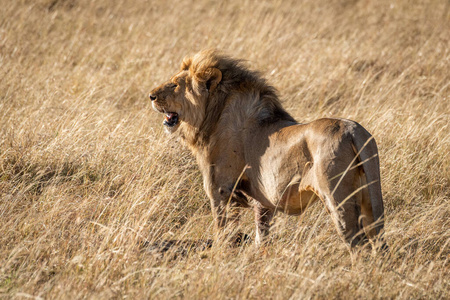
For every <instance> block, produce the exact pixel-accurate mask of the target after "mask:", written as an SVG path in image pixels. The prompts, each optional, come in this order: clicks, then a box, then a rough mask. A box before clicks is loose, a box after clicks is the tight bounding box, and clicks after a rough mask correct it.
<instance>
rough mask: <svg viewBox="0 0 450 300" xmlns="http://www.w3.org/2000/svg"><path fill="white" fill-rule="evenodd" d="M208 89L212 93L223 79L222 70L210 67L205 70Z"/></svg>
mask: <svg viewBox="0 0 450 300" xmlns="http://www.w3.org/2000/svg"><path fill="white" fill-rule="evenodd" d="M204 78H205V79H206V82H205V84H206V89H207V90H208V91H209V92H210V93H211V92H212V91H214V90H215V88H216V87H217V85H218V84H219V82H220V81H221V80H222V72H221V71H220V70H219V69H217V68H209V69H208V70H206V71H205V77H204Z"/></svg>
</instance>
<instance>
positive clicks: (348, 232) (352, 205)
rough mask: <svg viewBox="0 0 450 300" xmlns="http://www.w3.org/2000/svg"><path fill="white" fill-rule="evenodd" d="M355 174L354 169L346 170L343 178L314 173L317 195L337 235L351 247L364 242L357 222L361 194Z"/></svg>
mask: <svg viewBox="0 0 450 300" xmlns="http://www.w3.org/2000/svg"><path fill="white" fill-rule="evenodd" d="M328 170H329V169H328ZM357 173H359V172H358V170H355V169H352V170H347V172H345V173H343V174H342V175H340V176H343V178H340V177H338V176H336V175H335V176H329V175H328V174H329V173H327V172H320V171H319V172H317V173H316V178H317V181H316V186H317V194H318V196H319V198H320V199H321V200H322V201H323V202H324V204H325V206H326V208H327V210H328V212H329V213H330V215H331V218H332V220H333V222H334V224H335V226H336V229H337V231H338V234H339V235H340V236H341V238H342V239H343V240H344V241H345V242H347V243H348V244H349V245H350V246H351V247H353V246H356V245H358V244H361V243H364V242H365V241H366V239H365V234H364V231H362V230H361V229H362V228H361V225H360V222H359V216H360V212H361V202H362V194H361V190H359V189H358V187H359V176H358V174H357ZM339 178H340V179H339Z"/></svg>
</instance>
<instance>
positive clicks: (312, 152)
mask: <svg viewBox="0 0 450 300" xmlns="http://www.w3.org/2000/svg"><path fill="white" fill-rule="evenodd" d="M149 97H150V100H151V103H152V106H153V108H154V110H156V111H157V112H159V113H162V114H164V121H163V124H164V125H165V127H166V129H167V131H168V132H169V133H172V134H175V133H176V134H177V135H178V136H179V138H180V139H181V140H182V141H183V142H184V143H185V144H186V145H187V147H188V148H189V149H190V150H191V151H192V153H193V155H194V156H195V157H196V160H197V163H198V166H199V169H200V171H201V173H202V176H203V182H204V189H205V192H206V194H207V196H208V197H209V199H210V201H211V209H212V212H213V215H214V219H215V223H216V225H217V227H218V228H219V229H223V228H225V227H226V226H227V224H233V223H236V222H237V220H238V213H236V210H229V209H227V207H233V208H234V207H252V208H253V209H254V214H255V223H256V237H255V243H256V244H257V245H260V244H261V243H262V241H263V240H264V239H265V237H266V236H267V235H268V233H269V229H270V226H271V220H272V218H273V216H274V214H275V213H276V212H279V211H280V212H284V213H286V214H289V215H300V214H301V213H303V212H304V211H305V209H306V208H307V207H308V206H309V205H310V204H311V203H313V202H314V201H316V200H317V199H320V200H321V201H322V202H323V203H324V204H325V207H326V209H327V211H328V212H329V214H330V215H331V217H332V220H333V223H334V224H335V227H336V229H337V232H338V234H339V236H340V237H341V238H342V240H343V241H344V242H345V243H346V245H349V246H350V247H353V246H355V245H358V244H362V243H366V242H367V241H377V240H378V239H379V238H380V237H381V236H382V234H383V227H384V216H383V215H384V208H383V199H382V194H381V182H380V164H379V157H378V149H377V145H376V142H375V140H374V139H373V137H372V135H371V134H370V133H369V132H368V131H367V130H366V129H364V128H363V127H362V126H361V125H360V124H358V123H356V122H354V121H351V120H346V119H332V118H323V119H318V120H315V121H312V122H310V123H299V122H297V121H296V120H295V119H294V118H293V117H292V116H291V115H290V114H289V113H288V112H287V111H286V110H285V109H284V108H283V107H282V105H281V103H280V101H279V97H278V95H277V90H276V89H275V88H274V87H272V86H271V85H269V84H268V83H267V81H266V79H264V78H263V77H262V76H261V75H260V73H258V72H256V71H252V70H249V69H248V68H246V66H245V65H244V63H243V61H242V60H237V59H233V58H231V57H230V56H227V55H225V54H223V53H222V52H219V51H217V50H214V49H212V50H211V49H208V50H203V51H201V52H199V53H197V54H195V55H194V56H192V57H186V58H185V59H184V60H183V61H182V63H181V68H180V70H179V71H178V73H176V74H175V75H174V76H173V77H172V78H171V79H170V80H169V81H167V82H166V83H163V84H162V85H160V86H159V87H157V88H155V89H153V90H152V91H151V92H150V95H149ZM372 244H373V243H372Z"/></svg>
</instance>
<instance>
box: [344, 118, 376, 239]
mask: <svg viewBox="0 0 450 300" xmlns="http://www.w3.org/2000/svg"><path fill="white" fill-rule="evenodd" d="M352 139H353V144H354V146H355V147H356V149H355V152H356V154H357V155H359V158H360V163H361V165H362V167H360V170H361V171H362V172H363V173H364V174H362V175H363V176H362V181H363V182H362V185H367V189H363V199H362V207H361V209H362V212H364V211H365V212H366V213H370V212H371V213H372V216H373V221H372V220H369V224H367V225H369V227H370V228H369V229H374V230H375V234H376V235H379V234H380V232H382V230H383V228H384V207H383V196H382V194H381V180H380V160H379V157H378V148H377V144H376V142H375V139H374V138H373V136H372V135H371V134H370V133H369V132H368V131H367V130H365V129H364V127H362V126H361V125H359V124H357V126H356V127H355V129H354V131H353V133H352ZM364 175H365V176H364ZM367 198H369V199H367ZM370 219H371V218H370ZM370 231H372V232H373V230H370Z"/></svg>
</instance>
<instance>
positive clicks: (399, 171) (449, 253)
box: [0, 0, 450, 299]
mask: <svg viewBox="0 0 450 300" xmlns="http://www.w3.org/2000/svg"><path fill="white" fill-rule="evenodd" d="M449 5H450V4H449V2H448V1H446V0H436V1H434V0H430V1H406V0H405V1H403V0H399V1H385V0H381V1H369V0H360V1H356V0H354V1H352V0H348V1H345V0H339V1H325V0H320V1H315V0H305V1H293V0H292V1H247V0H241V1H238V0H231V1H206V0H196V1H140V0H135V1H125V0H116V1H106V0H99V1H87V0H79V1H77V0H37V1H32V0H15V1H7V0H3V1H0V298H17V299H25V298H35V299H41V298H42V299H47V298H49V299H61V298H62V299H64V298H70V299H78V298H93V299H105V298H131V299H138V298H157V299H167V298H190V299H206V298H208V299H209V298H211V299H228V298H239V299H242V298H253V299H264V298H265V299H287V298H293V299H299V298H300V299H305V298H306V299H308V298H314V299H316V298H317V299H329V298H341V299H351V298H361V299H376V298H399V299H417V298H429V299H438V298H442V299H444V298H447V299H448V298H450V261H449V258H450V154H449V153H450V47H449V45H450V13H449ZM210 47H214V48H219V49H222V50H224V51H225V52H226V53H228V54H231V55H232V56H235V57H238V58H244V59H246V60H247V65H248V66H249V67H250V68H252V69H258V70H261V71H262V72H263V74H264V76H265V77H266V78H267V79H268V80H269V82H270V83H271V84H273V85H274V86H275V87H276V88H277V89H278V90H279V94H280V97H281V101H282V103H283V105H284V106H285V107H286V108H287V110H288V111H289V112H290V113H291V114H292V115H293V116H294V117H295V118H296V119H297V120H299V121H300V122H307V121H311V120H313V119H316V118H320V117H343V118H349V119H353V120H356V121H357V122H359V123H360V124H362V125H363V126H364V127H365V128H367V129H368V130H369V131H370V132H371V133H372V134H373V135H374V137H375V139H376V140H377V143H378V146H379V151H380V160H381V175H382V188H383V195H384V200H385V210H386V212H385V215H386V227H385V230H386V234H385V237H386V240H387V243H388V244H389V246H390V250H389V252H388V253H386V254H383V253H379V252H376V251H371V250H369V249H360V250H357V251H354V252H349V251H348V249H347V248H346V246H345V245H344V244H343V243H342V242H341V240H340V239H339V238H338V237H337V235H336V231H335V229H334V226H333V225H332V222H331V220H330V218H329V216H328V215H327V213H326V211H325V210H324V209H323V205H322V204H321V203H320V202H318V203H316V204H315V205H313V206H312V207H311V209H310V210H309V211H307V212H306V213H305V214H304V215H302V216H301V217H288V216H285V215H281V214H280V215H277V217H276V220H275V222H274V225H273V230H272V233H271V235H270V238H269V243H268V244H267V245H265V246H263V247H262V248H260V249H257V248H255V247H254V246H253V245H244V246H242V247H237V248H230V247H228V246H226V245H220V244H218V245H216V246H213V247H212V248H211V249H209V250H204V251H203V250H202V251H196V252H194V251H192V252H190V253H187V254H186V255H175V253H170V251H169V253H167V255H165V256H161V255H155V254H153V253H149V252H148V251H145V248H143V247H142V245H143V243H144V242H145V241H148V242H155V241H160V240H163V239H210V238H212V237H213V236H214V232H215V229H214V224H213V218H212V216H211V213H210V209H209V200H207V199H206V195H205V193H204V191H203V188H202V179H201V175H200V173H199V171H198V169H197V167H196V163H195V160H194V159H193V157H192V156H191V155H190V153H189V152H188V151H187V150H186V149H185V148H184V147H183V146H182V145H181V144H180V143H179V142H178V141H177V139H176V138H173V137H170V136H167V135H166V134H165V132H164V129H163V128H162V127H163V126H162V125H161V123H162V117H161V115H159V114H156V113H155V112H154V111H153V110H152V109H151V105H150V103H149V102H150V101H149V100H148V97H147V95H148V92H149V91H150V90H151V89H152V88H153V87H155V86H156V85H158V84H159V83H161V82H163V81H165V80H166V79H168V78H169V77H170V76H171V75H172V74H174V73H175V71H176V70H177V69H178V67H179V64H180V62H181V60H182V58H183V57H184V56H186V55H191V54H194V53H196V52H197V51H198V50H200V49H204V48H210ZM252 218H253V213H252V211H250V210H249V211H246V212H244V213H243V216H242V225H241V227H242V228H241V229H242V231H244V232H246V233H248V234H250V235H254V227H253V220H252Z"/></svg>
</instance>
